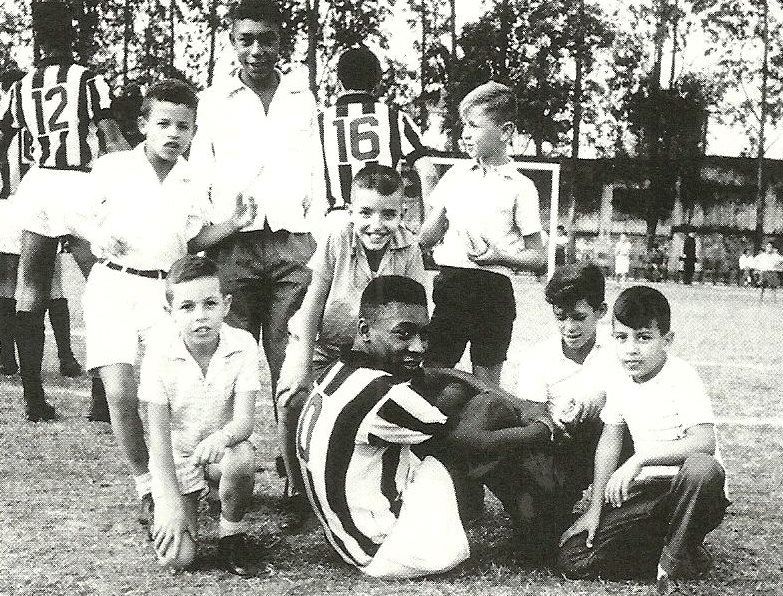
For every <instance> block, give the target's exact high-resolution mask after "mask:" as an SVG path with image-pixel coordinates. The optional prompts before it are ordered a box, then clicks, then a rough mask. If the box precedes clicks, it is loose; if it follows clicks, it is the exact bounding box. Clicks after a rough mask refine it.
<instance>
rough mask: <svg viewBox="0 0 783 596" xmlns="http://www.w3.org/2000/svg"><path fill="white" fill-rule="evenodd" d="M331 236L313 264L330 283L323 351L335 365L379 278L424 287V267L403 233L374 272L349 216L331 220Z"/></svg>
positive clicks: (415, 246) (337, 214) (342, 214)
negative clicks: (368, 290)
mask: <svg viewBox="0 0 783 596" xmlns="http://www.w3.org/2000/svg"><path fill="white" fill-rule="evenodd" d="M327 221H328V222H329V224H330V227H329V229H328V232H327V234H326V236H325V237H324V238H323V239H322V240H321V241H320V242H319V243H318V247H317V248H316V250H315V253H314V254H313V256H312V257H311V259H310V262H309V263H308V267H310V269H311V270H312V271H313V275H316V276H319V277H321V278H323V279H326V280H330V282H331V286H330V288H329V297H328V298H327V299H326V306H325V308H324V315H323V320H322V323H321V329H320V331H319V335H318V342H317V343H318V347H319V348H320V349H321V350H322V351H324V352H325V353H326V354H327V355H329V356H331V358H333V359H335V360H336V359H337V358H339V357H340V351H341V350H342V349H343V348H350V347H351V345H353V340H354V337H355V336H356V323H357V322H358V318H359V303H360V301H361V297H362V292H363V291H364V288H366V287H367V284H368V283H370V281H371V280H372V279H373V278H375V277H378V276H379V275H403V276H405V277H410V278H411V279H414V280H416V281H418V282H419V283H421V284H424V277H425V274H424V262H423V260H422V256H421V249H420V248H419V244H418V243H417V242H416V238H415V237H414V235H413V234H412V233H411V232H409V231H408V230H407V229H405V228H402V227H401V228H399V229H398V231H397V233H396V234H394V236H393V237H392V238H391V240H390V241H389V245H388V246H387V248H386V251H385V252H384V253H383V257H382V258H381V262H380V265H379V266H378V271H375V272H373V271H372V270H371V269H370V265H369V263H368V261H367V253H366V252H365V249H364V246H363V245H362V243H361V241H360V240H359V238H358V237H357V235H356V232H355V231H354V227H353V224H352V223H351V220H350V217H349V215H348V213H347V212H345V211H336V212H334V213H332V214H330V215H329V217H328V218H327Z"/></svg>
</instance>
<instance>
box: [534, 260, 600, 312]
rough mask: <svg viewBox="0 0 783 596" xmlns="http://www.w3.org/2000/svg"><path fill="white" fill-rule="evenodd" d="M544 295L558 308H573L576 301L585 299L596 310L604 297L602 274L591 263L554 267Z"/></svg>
mask: <svg viewBox="0 0 783 596" xmlns="http://www.w3.org/2000/svg"><path fill="white" fill-rule="evenodd" d="M544 296H545V298H546V301H547V302H548V303H549V304H551V305H552V306H557V307H559V308H565V309H568V308H573V306H574V305H575V304H576V303H577V302H579V301H580V300H585V301H586V302H587V303H588V304H589V305H590V306H591V307H592V308H593V309H596V310H597V309H599V308H601V305H602V304H603V303H604V300H605V299H606V281H605V280H604V274H603V272H602V271H601V269H600V268H599V267H597V266H596V265H593V264H592V263H583V264H574V265H563V266H561V267H558V268H557V269H555V272H554V273H553V274H552V279H550V280H549V283H547V284H546V289H545V290H544Z"/></svg>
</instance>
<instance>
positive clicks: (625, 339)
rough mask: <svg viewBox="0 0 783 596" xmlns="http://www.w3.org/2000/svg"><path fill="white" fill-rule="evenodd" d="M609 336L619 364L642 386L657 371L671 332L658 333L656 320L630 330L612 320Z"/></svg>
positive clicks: (672, 335)
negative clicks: (645, 325) (611, 338)
mask: <svg viewBox="0 0 783 596" xmlns="http://www.w3.org/2000/svg"><path fill="white" fill-rule="evenodd" d="M612 336H613V337H614V342H615V348H616V350H617V357H618V359H619V360H620V364H621V365H622V367H623V369H624V370H625V371H626V372H627V373H628V374H629V375H630V376H631V378H632V379H633V380H634V381H636V382H637V383H644V382H645V381H648V380H650V379H652V378H653V377H654V376H655V375H657V374H658V373H659V372H660V370H661V369H662V368H663V365H664V364H665V363H666V351H667V350H668V348H669V346H670V345H671V343H672V341H673V339H674V334H673V333H672V332H671V331H670V332H668V333H661V330H660V329H659V328H658V323H657V322H656V321H653V322H652V323H650V325H649V326H647V327H640V328H639V329H633V328H632V327H629V326H628V325H624V324H623V323H621V322H620V321H618V320H617V319H616V318H615V319H613V320H612Z"/></svg>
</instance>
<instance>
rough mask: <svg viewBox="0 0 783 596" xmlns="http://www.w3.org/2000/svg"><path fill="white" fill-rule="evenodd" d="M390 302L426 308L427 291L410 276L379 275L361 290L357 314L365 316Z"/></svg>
mask: <svg viewBox="0 0 783 596" xmlns="http://www.w3.org/2000/svg"><path fill="white" fill-rule="evenodd" d="M392 302H399V303H400V304H414V305H417V306H423V307H424V308H427V292H426V290H425V289H424V286H423V285H421V284H420V283H419V282H417V281H416V280H414V279H411V278H410V277H403V276H402V275H379V276H378V277H375V278H373V279H371V280H370V283H368V284H367V287H366V288H364V291H363V292H362V299H361V302H360V304H359V316H362V317H363V316H366V315H368V314H369V313H370V311H372V310H374V309H376V308H378V307H379V306H383V305H385V304H391V303H392Z"/></svg>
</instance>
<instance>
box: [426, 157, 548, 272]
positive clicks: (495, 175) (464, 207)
mask: <svg viewBox="0 0 783 596" xmlns="http://www.w3.org/2000/svg"><path fill="white" fill-rule="evenodd" d="M430 202H431V204H432V206H433V208H435V209H440V208H441V207H443V208H444V209H445V211H446V218H447V219H448V229H447V230H446V234H445V235H444V237H443V242H442V243H440V244H439V245H437V246H436V247H435V250H434V252H433V256H434V258H435V262H437V263H438V264H439V265H446V266H449V267H463V268H468V269H486V270H489V271H495V272H497V273H501V274H508V272H509V270H508V269H507V268H506V267H503V266H500V265H491V266H488V265H477V264H476V263H474V262H473V261H471V260H470V259H469V258H468V244H467V243H468V242H469V238H474V239H479V238H481V237H483V238H485V239H486V240H487V241H488V242H490V243H491V244H493V245H494V246H497V247H498V248H500V249H501V250H505V251H508V252H516V251H519V250H522V249H524V240H523V237H524V236H529V235H530V234H535V233H537V232H541V216H540V213H539V209H538V190H537V189H536V186H535V184H533V181H532V180H530V179H529V178H527V177H526V176H523V175H522V174H520V173H519V171H518V170H517V169H516V166H515V165H514V162H513V161H510V162H509V163H507V164H505V165H502V166H486V165H483V164H479V163H478V162H476V161H473V162H469V163H464V164H462V163H458V164H456V165H454V166H452V167H451V169H449V170H448V171H447V172H446V173H445V174H444V175H443V178H441V179H440V182H438V184H437V186H435V188H434V189H433V191H432V195H431V197H430Z"/></svg>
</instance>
